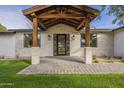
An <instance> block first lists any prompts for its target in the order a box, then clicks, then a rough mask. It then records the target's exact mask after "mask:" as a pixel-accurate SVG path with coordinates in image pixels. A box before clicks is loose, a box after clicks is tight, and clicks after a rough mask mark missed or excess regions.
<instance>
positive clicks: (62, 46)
mask: <svg viewBox="0 0 124 93" xmlns="http://www.w3.org/2000/svg"><path fill="white" fill-rule="evenodd" d="M57 55H66V34H58V35H57Z"/></svg>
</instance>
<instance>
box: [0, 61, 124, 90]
mask: <svg viewBox="0 0 124 93" xmlns="http://www.w3.org/2000/svg"><path fill="white" fill-rule="evenodd" d="M30 64H31V62H30V61H28V60H0V87H5V88H6V87H9V88H10V87H12V88H123V87H124V74H70V75H65V74H61V75H54V74H52V75H51V74H46V75H45V74H42V75H17V74H16V73H17V72H19V71H20V70H22V69H23V68H25V67H27V66H29V65H30Z"/></svg>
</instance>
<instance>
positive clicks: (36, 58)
mask: <svg viewBox="0 0 124 93" xmlns="http://www.w3.org/2000/svg"><path fill="white" fill-rule="evenodd" d="M31 63H32V64H39V63H40V48H39V47H32V58H31Z"/></svg>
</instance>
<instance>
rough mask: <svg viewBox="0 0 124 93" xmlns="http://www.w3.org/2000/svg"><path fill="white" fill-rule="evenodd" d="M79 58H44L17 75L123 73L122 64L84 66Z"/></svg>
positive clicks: (123, 64)
mask: <svg viewBox="0 0 124 93" xmlns="http://www.w3.org/2000/svg"><path fill="white" fill-rule="evenodd" d="M82 60H83V59H82V58H79V57H44V58H41V63H40V64H38V65H30V66H29V67H27V68H25V69H23V70H22V71H20V72H19V73H18V74H109V73H124V63H103V64H102V63H101V64H98V63H94V64H84V63H83V62H82Z"/></svg>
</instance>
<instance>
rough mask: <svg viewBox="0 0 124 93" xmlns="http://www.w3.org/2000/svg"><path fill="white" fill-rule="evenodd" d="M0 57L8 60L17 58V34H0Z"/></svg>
mask: <svg viewBox="0 0 124 93" xmlns="http://www.w3.org/2000/svg"><path fill="white" fill-rule="evenodd" d="M0 56H1V57H2V56H4V57H7V58H13V57H15V34H14V33H1V34H0Z"/></svg>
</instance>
